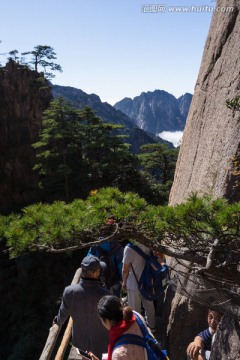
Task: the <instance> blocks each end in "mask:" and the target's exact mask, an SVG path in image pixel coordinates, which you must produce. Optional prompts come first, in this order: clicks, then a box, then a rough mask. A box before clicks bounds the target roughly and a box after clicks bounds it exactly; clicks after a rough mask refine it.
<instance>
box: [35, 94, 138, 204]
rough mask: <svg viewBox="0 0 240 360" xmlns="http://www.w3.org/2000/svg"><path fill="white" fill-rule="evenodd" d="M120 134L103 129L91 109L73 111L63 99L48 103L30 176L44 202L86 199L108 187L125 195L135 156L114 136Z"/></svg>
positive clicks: (113, 129)
mask: <svg viewBox="0 0 240 360" xmlns="http://www.w3.org/2000/svg"><path fill="white" fill-rule="evenodd" d="M119 128H121V126H118V125H114V124H109V123H103V122H102V120H101V119H100V118H99V117H98V116H96V115H95V113H94V111H93V110H92V109H91V108H89V107H84V108H83V109H82V110H77V109H75V108H74V107H73V106H72V105H71V104H69V103H68V102H67V101H66V100H64V99H63V98H57V99H55V100H54V101H52V103H51V104H50V107H49V109H47V110H46V111H45V112H44V116H43V124H42V130H41V132H40V138H39V141H38V142H37V143H35V144H33V147H34V148H35V149H36V150H37V162H36V164H35V166H34V170H37V171H38V173H39V175H40V187H41V188H42V189H44V192H45V196H46V198H47V197H49V195H50V197H54V196H53V195H57V196H60V194H65V196H64V200H66V201H69V200H70V199H74V198H76V197H83V198H85V197H86V196H87V195H88V193H89V191H90V190H91V189H94V188H101V187H106V186H109V185H111V186H118V187H120V188H121V189H122V190H126V187H127V186H129V183H131V181H132V182H134V180H135V178H136V177H137V175H138V173H137V170H136V166H135V159H134V157H133V155H132V154H131V153H130V151H129V150H128V147H127V146H126V145H125V144H124V143H123V140H122V138H121V137H119V136H118V134H117V130H118V129H119ZM129 188H130V189H131V187H129ZM55 198H56V196H55ZM61 199H63V197H61Z"/></svg>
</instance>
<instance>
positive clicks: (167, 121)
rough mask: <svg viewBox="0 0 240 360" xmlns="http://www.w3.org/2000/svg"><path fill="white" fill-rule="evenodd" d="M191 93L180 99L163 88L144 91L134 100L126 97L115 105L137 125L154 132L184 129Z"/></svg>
mask: <svg viewBox="0 0 240 360" xmlns="http://www.w3.org/2000/svg"><path fill="white" fill-rule="evenodd" d="M191 98H192V95H191V94H185V95H183V96H181V97H180V98H179V99H176V98H175V97H174V96H173V95H171V94H169V93H168V92H166V91H163V90H155V91H153V92H150V91H148V92H147V93H145V92H143V93H141V95H140V96H136V97H135V98H134V99H133V100H132V99H130V98H125V99H123V100H121V101H119V102H117V103H116V104H115V105H114V107H115V108H116V109H117V110H121V111H122V112H123V113H125V114H127V115H128V116H129V117H130V118H132V119H133V120H134V122H135V124H136V125H137V126H139V127H140V128H141V129H143V130H146V131H149V132H151V133H153V134H159V133H160V132H162V131H177V130H183V129H184V126H185V123H186V118H187V114H188V110H189V106H190V103H191Z"/></svg>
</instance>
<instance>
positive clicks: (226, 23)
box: [170, 1, 240, 204]
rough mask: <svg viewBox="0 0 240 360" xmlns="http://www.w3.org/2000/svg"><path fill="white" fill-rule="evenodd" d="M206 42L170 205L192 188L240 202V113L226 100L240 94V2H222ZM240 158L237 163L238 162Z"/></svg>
mask: <svg viewBox="0 0 240 360" xmlns="http://www.w3.org/2000/svg"><path fill="white" fill-rule="evenodd" d="M231 5H232V6H233V5H234V6H235V8H234V11H231V12H230V11H229V12H221V11H219V12H215V13H214V15H213V19H212V24H211V28H210V31H209V35H208V38H207V41H206V45H205V50H204V54H203V59H202V64H201V68H200V72H199V76H198V79H197V83H196V86H195V91H194V96H193V99H192V103H191V107H190V110H189V114H188V118H187V123H186V127H185V130H184V134H183V139H182V145H181V149H180V153H179V157H178V162H177V167H176V172H175V179H174V183H173V186H172V191H171V194H170V204H176V203H180V202H182V201H183V200H185V199H186V198H187V197H188V196H189V195H190V194H191V192H198V193H199V194H203V193H208V194H211V195H213V196H215V197H221V196H225V197H227V198H228V199H229V200H231V201H239V200H240V187H239V186H240V175H239V174H237V173H239V171H237V170H239V163H240V143H239V139H240V121H239V120H238V118H239V112H238V111H233V110H231V109H229V108H227V106H226V100H228V99H230V100H232V99H234V98H236V96H239V95H240V76H239V68H240V47H239V42H240V16H239V1H231V2H227V1H221V2H219V3H218V4H217V5H216V6H218V7H219V9H221V8H224V7H226V8H227V7H229V6H231ZM236 160H237V161H236Z"/></svg>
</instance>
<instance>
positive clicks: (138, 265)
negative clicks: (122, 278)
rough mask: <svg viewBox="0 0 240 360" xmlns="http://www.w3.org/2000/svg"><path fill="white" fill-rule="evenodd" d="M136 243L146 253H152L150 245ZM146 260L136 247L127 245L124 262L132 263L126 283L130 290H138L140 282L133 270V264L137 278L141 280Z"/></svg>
mask: <svg viewBox="0 0 240 360" xmlns="http://www.w3.org/2000/svg"><path fill="white" fill-rule="evenodd" d="M136 245H137V246H138V247H139V248H140V249H141V250H142V251H143V252H144V253H145V254H147V255H150V249H149V248H148V247H146V246H145V245H143V244H139V243H136ZM145 262H146V261H145V259H144V258H143V257H142V256H141V255H139V254H138V253H137V252H136V251H135V250H134V249H132V248H130V247H129V246H125V248H124V253H123V264H126V265H130V268H129V274H128V278H127V284H126V285H127V289H128V290H138V284H137V281H136V279H135V276H134V273H133V271H132V266H133V269H134V271H135V274H136V276H137V279H138V280H139V278H140V276H141V275H142V272H143V269H144V266H145ZM131 264H132V266H131Z"/></svg>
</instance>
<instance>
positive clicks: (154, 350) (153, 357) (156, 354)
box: [114, 311, 169, 360]
mask: <svg viewBox="0 0 240 360" xmlns="http://www.w3.org/2000/svg"><path fill="white" fill-rule="evenodd" d="M133 313H134V315H135V316H136V319H137V323H138V326H139V327H140V329H141V331H142V335H143V337H141V336H138V335H134V334H124V335H121V336H120V337H119V338H118V339H117V341H116V342H115V344H114V349H115V348H118V347H119V346H122V345H125V344H133V345H138V346H142V347H144V348H145V349H146V350H147V356H148V360H169V358H168V356H167V352H166V350H162V349H161V346H160V344H159V343H158V342H157V340H156V339H155V338H154V337H152V336H151V334H149V332H148V330H147V328H146V326H145V325H144V323H143V321H142V320H141V318H140V316H139V315H138V314H137V313H136V312H135V311H133Z"/></svg>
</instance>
